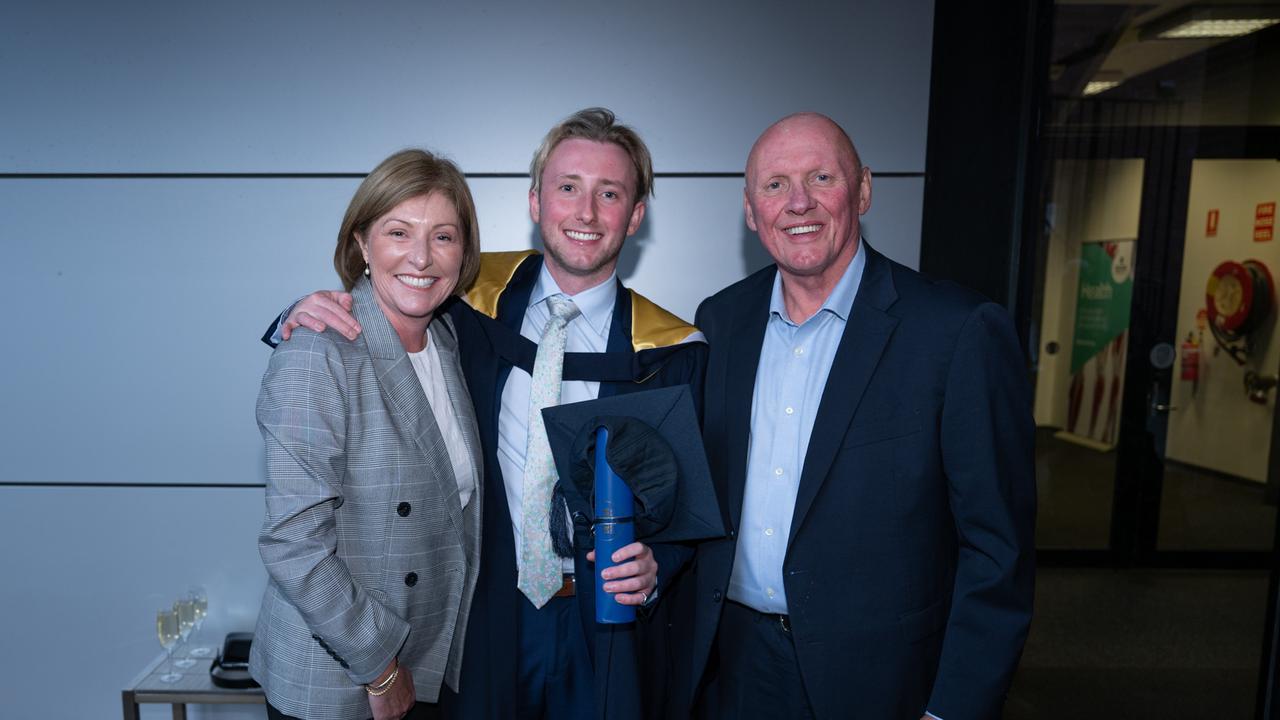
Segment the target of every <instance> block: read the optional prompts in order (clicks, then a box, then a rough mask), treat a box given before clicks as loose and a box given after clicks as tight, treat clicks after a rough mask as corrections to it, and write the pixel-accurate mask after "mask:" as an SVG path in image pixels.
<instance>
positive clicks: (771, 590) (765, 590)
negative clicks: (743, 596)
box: [764, 588, 773, 597]
mask: <svg viewBox="0 0 1280 720" xmlns="http://www.w3.org/2000/svg"><path fill="white" fill-rule="evenodd" d="M764 594H765V595H768V596H769V597H773V588H765V589H764Z"/></svg>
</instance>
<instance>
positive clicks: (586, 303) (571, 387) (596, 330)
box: [498, 263, 618, 572]
mask: <svg viewBox="0 0 1280 720" xmlns="http://www.w3.org/2000/svg"><path fill="white" fill-rule="evenodd" d="M552 295H562V296H565V297H568V298H570V299H571V300H573V303H574V304H575V305H577V306H578V310H580V311H581V312H582V314H581V315H578V316H577V317H575V318H574V319H573V320H570V321H569V326H568V328H567V330H568V337H567V338H566V341H565V352H594V353H602V352H604V351H605V349H606V348H607V347H608V346H609V328H610V327H612V325H613V304H614V301H615V300H616V299H617V296H618V283H617V280H616V274H615V275H610V276H609V279H608V280H605V281H604V282H602V283H600V284H599V285H597V286H595V287H593V288H590V289H588V290H583V291H582V292H580V293H578V294H577V295H566V294H565V293H564V292H563V291H562V290H561V289H560V286H559V285H557V284H556V281H555V278H553V277H551V273H550V272H548V271H547V266H546V264H545V263H544V264H543V266H542V271H541V272H540V273H539V274H538V280H537V283H535V284H534V286H533V292H532V293H531V294H530V295H529V307H528V309H526V310H525V313H524V322H523V323H522V324H521V325H520V334H521V335H523V336H524V337H526V338H529V339H530V340H532V341H534V342H535V343H536V342H538V341H539V340H541V339H542V329H543V328H544V327H546V324H547V320H548V319H549V318H550V317H551V312H550V310H549V309H548V308H547V298H549V297H551V296H552ZM532 383H533V378H532V377H530V375H529V373H527V372H525V371H524V370H522V369H520V368H518V367H512V368H511V374H510V375H509V376H507V384H506V385H505V386H504V387H503V388H502V407H501V410H500V411H499V413H498V466H499V467H500V468H501V469H502V482H503V485H505V490H506V493H507V507H508V509H509V510H510V511H511V532H512V535H514V536H515V541H516V557H517V558H519V557H520V537H521V532H520V521H521V519H522V518H523V517H524V513H523V512H522V511H521V502H522V499H523V498H524V457H525V452H526V451H527V449H528V444H529V388H530V386H531V385H532ZM599 394H600V383H598V382H587V381H585V380H571V381H567V382H563V383H561V384H560V403H561V404H566V403H574V402H581V401H583V400H595V399H596V397H597V396H598V395H599ZM564 567H565V572H573V559H572V558H565V562H564Z"/></svg>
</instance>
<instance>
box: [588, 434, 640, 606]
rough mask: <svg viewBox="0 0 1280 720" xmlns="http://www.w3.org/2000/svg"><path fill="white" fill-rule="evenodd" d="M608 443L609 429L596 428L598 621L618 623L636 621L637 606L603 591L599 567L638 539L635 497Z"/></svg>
mask: <svg viewBox="0 0 1280 720" xmlns="http://www.w3.org/2000/svg"><path fill="white" fill-rule="evenodd" d="M608 444H609V430H608V429H607V428H604V427H599V428H596V481H595V496H596V497H595V499H596V524H595V539H596V547H595V549H596V622H598V623H606V624H610V625H616V624H620V623H629V622H635V619H636V609H635V607H634V606H632V605H620V604H618V601H617V600H615V599H614V597H613V594H612V593H607V592H605V591H604V579H603V578H601V577H600V571H601V570H604V569H605V568H607V567H612V566H614V565H616V564H617V563H615V562H613V560H612V556H613V553H614V551H615V550H618V549H620V548H623V547H626V546H627V545H630V544H631V543H632V542H634V541H635V538H636V526H635V522H634V515H635V498H634V497H633V496H632V495H631V488H629V487H627V484H626V483H625V482H623V481H622V478H620V477H618V475H617V473H615V472H614V471H613V468H611V467H609V460H608V458H607V456H606V455H605V450H606V448H607V447H608Z"/></svg>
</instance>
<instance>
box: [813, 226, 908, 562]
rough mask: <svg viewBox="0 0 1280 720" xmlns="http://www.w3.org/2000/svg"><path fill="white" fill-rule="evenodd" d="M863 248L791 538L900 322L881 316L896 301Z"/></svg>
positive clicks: (882, 267)
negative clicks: (854, 292) (860, 269)
mask: <svg viewBox="0 0 1280 720" xmlns="http://www.w3.org/2000/svg"><path fill="white" fill-rule="evenodd" d="M865 249H866V251H867V264H866V267H865V268H864V270H863V274H862V281H861V283H860V284H859V286H858V294H857V296H856V297H855V298H854V301H853V308H852V309H851V310H850V313H849V321H848V323H846V324H845V329H844V334H843V335H842V336H841V338H840V344H839V346H837V348H836V356H835V360H834V361H833V362H832V363H831V372H830V374H829V375H828V376H827V384H826V387H825V388H824V389H823V392H822V400H821V402H820V403H819V404H818V414H817V416H816V417H815V418H814V423H813V433H812V435H811V436H810V437H809V448H808V451H807V452H806V453H805V458H804V469H803V470H802V471H801V473H800V487H799V490H798V492H797V494H796V507H795V511H794V512H793V513H792V516H791V538H792V539H794V538H795V537H796V534H797V531H798V530H799V529H800V527H801V526H802V525H803V523H804V517H805V515H806V514H807V513H808V512H809V507H810V506H811V505H812V504H813V499H814V498H815V497H816V496H817V494H818V490H819V489H821V487H822V483H823V482H824V481H825V480H826V478H827V474H828V472H829V471H830V469H831V464H832V462H833V461H834V460H835V457H836V453H837V452H838V451H839V449H840V443H841V442H843V440H844V436H845V433H846V431H847V430H848V429H849V424H850V422H852V420H853V415H854V412H855V411H856V410H857V409H858V403H859V402H860V401H861V399H862V393H863V391H865V390H866V389H867V384H868V383H869V382H871V376H872V375H873V374H874V373H875V369H876V365H877V364H879V362H880V355H881V354H882V353H883V352H884V348H885V346H886V345H888V344H889V338H890V336H892V335H893V330H894V328H896V327H897V325H898V319H897V318H896V317H893V316H892V315H889V314H888V313H887V312H885V311H886V309H887V308H888V307H889V306H890V305H892V304H893V302H894V301H895V300H897V297H898V293H897V291H896V290H895V289H894V287H893V277H892V275H891V274H890V265H889V261H888V260H886V259H885V258H884V257H883V256H882V255H880V254H879V253H877V252H875V251H874V250H872V249H871V247H870V246H866V248H865Z"/></svg>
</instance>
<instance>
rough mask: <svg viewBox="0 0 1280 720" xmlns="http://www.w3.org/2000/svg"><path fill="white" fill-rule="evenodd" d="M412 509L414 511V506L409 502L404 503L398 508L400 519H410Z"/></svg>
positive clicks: (397, 512)
mask: <svg viewBox="0 0 1280 720" xmlns="http://www.w3.org/2000/svg"><path fill="white" fill-rule="evenodd" d="M412 509H413V506H412V505H410V504H409V503H407V502H402V503H400V504H399V505H397V506H396V514H398V515H399V516H400V517H409V511H410V510H412Z"/></svg>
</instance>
